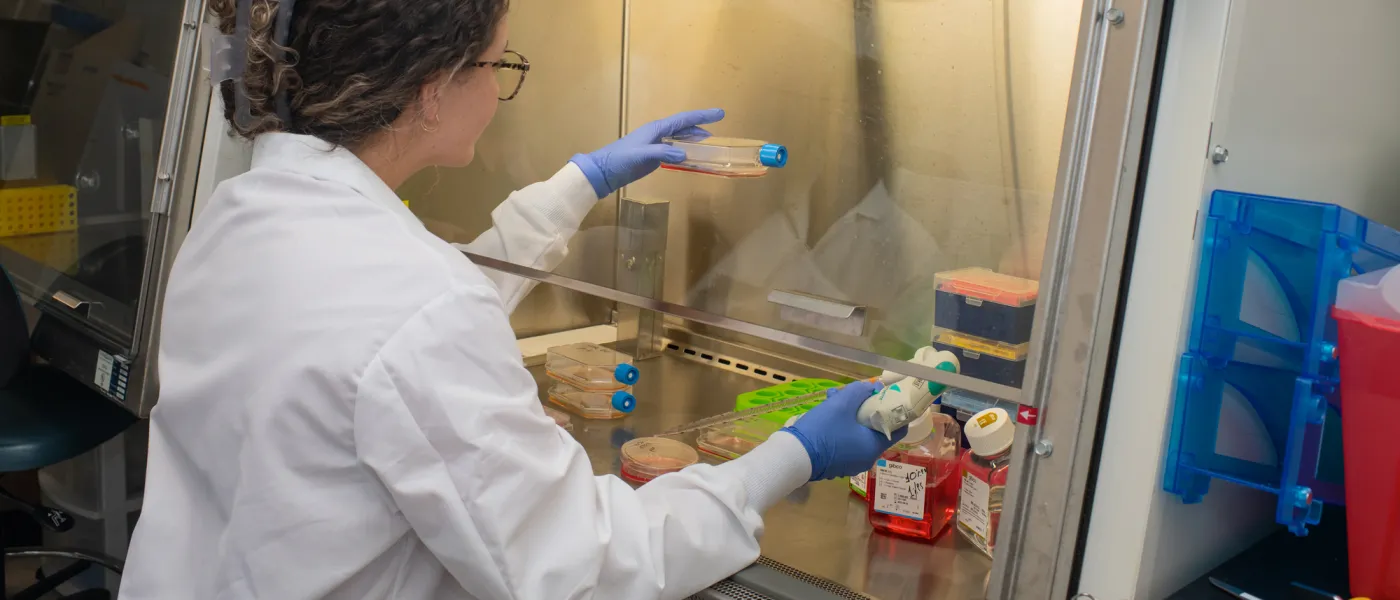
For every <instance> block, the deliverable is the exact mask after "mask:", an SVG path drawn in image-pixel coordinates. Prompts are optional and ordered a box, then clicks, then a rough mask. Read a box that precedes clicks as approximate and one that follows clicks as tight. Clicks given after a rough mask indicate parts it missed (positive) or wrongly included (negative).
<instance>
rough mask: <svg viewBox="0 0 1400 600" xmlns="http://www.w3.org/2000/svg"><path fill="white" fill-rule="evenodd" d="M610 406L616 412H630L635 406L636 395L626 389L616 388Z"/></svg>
mask: <svg viewBox="0 0 1400 600" xmlns="http://www.w3.org/2000/svg"><path fill="white" fill-rule="evenodd" d="M612 407H613V410H615V411H617V412H620V413H630V412H632V409H634V408H637V397H636V396H633V395H632V394H629V393H627V391H626V390H618V391H616V392H613V396H612Z"/></svg>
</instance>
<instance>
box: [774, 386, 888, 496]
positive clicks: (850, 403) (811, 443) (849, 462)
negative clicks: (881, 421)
mask: <svg viewBox="0 0 1400 600" xmlns="http://www.w3.org/2000/svg"><path fill="white" fill-rule="evenodd" d="M881 387H882V386H881V385H880V384H878V383H872V382H868V381H858V382H856V383H852V384H850V385H848V386H846V387H843V388H840V389H835V390H828V391H827V394H826V401H825V402H822V403H821V404H818V405H817V407H816V408H813V409H812V410H811V411H808V412H807V414H805V415H802V418H801V419H798V420H797V422H796V423H793V424H792V426H790V427H784V428H783V431H786V432H788V433H791V434H792V435H793V436H794V437H796V438H797V440H798V441H800V442H802V446H803V447H804V448H806V449H807V456H809V457H811V459H812V481H820V480H823V479H834V478H837V477H850V476H852V475H855V474H857V473H860V472H862V471H867V470H869V469H870V467H871V465H874V464H875V461H876V460H878V459H879V458H880V455H881V454H884V452H885V451H886V450H889V449H890V446H893V445H894V443H895V441H897V440H899V439H901V438H903V437H904V434H905V433H906V432H907V431H908V429H909V428H907V427H905V428H901V429H899V430H898V431H895V432H894V435H893V436H892V437H893V439H888V438H886V437H885V434H883V433H880V432H878V431H875V430H872V429H870V428H868V427H866V426H864V425H861V424H860V423H857V422H856V412H857V411H859V410H860V405H861V404H862V403H864V402H865V401H866V400H869V399H870V397H871V396H873V395H875V393H876V392H878V391H880V388H881Z"/></svg>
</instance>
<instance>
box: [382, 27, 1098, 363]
mask: <svg viewBox="0 0 1400 600" xmlns="http://www.w3.org/2000/svg"><path fill="white" fill-rule="evenodd" d="M1081 5H1082V2H1081V1H1079V0H1037V1H1030V0H1018V1H1006V0H970V1H965V2H942V1H934V0H858V1H856V2H850V1H849V0H712V1H710V2H702V3H687V4H686V5H685V9H684V10H678V9H677V8H676V6H675V4H674V3H669V2H634V3H631V4H630V9H629V10H628V11H627V13H626V15H627V20H626V25H625V27H618V26H616V25H614V24H615V23H620V22H621V19H620V17H621V16H622V10H621V7H620V6H619V3H616V2H603V1H602V0H588V1H584V2H577V3H570V4H569V5H568V6H569V8H567V9H560V10H564V11H565V12H567V13H568V14H567V15H560V14H558V12H559V11H558V10H555V9H554V8H553V7H551V8H550V10H541V9H532V8H530V7H528V6H524V5H522V6H521V7H519V8H518V10H516V11H515V12H514V13H513V15H512V19H513V20H512V40H511V43H512V45H513V46H514V47H517V48H520V49H521V50H522V51H523V52H525V53H526V54H528V55H530V56H531V62H532V68H531V71H530V73H531V74H530V83H529V85H527V86H526V87H525V89H524V91H523V93H522V94H521V95H520V97H519V98H517V99H516V100H514V101H512V102H510V103H509V104H505V105H502V110H501V113H500V116H499V117H498V119H497V123H496V124H495V125H493V127H492V129H491V131H490V133H489V135H488V138H487V139H484V140H483V141H482V143H481V145H480V147H479V151H478V154H479V156H478V164H477V165H474V166H473V167H471V168H470V169H467V170H466V171H465V172H463V173H446V172H443V173H437V174H431V176H429V177H425V178H422V179H420V180H419V181H418V182H416V183H415V184H410V186H409V187H410V188H412V190H411V191H412V192H413V193H414V194H416V195H415V196H414V197H413V202H414V204H413V206H414V209H415V211H418V212H419V213H420V215H421V216H423V217H425V218H426V219H428V220H430V221H431V220H437V221H446V222H448V223H451V224H453V225H455V226H457V227H458V228H459V229H463V230H466V231H468V232H472V233H474V232H476V231H480V230H482V229H484V228H485V216H486V215H487V214H488V212H489V210H490V207H492V206H494V205H495V203H496V202H499V201H500V199H502V198H504V197H505V196H506V194H507V193H508V192H509V191H510V190H512V189H516V188H519V187H521V186H523V185H526V184H529V183H532V182H534V181H538V180H540V179H544V178H546V177H548V176H549V175H550V174H552V173H553V172H554V170H555V169H557V168H558V167H559V166H562V165H563V164H564V161H565V160H567V158H568V157H569V156H570V155H572V154H573V153H575V152H584V151H588V150H591V149H593V148H596V147H598V146H601V145H602V144H603V143H606V142H607V141H608V140H610V139H612V138H613V137H615V136H616V135H617V131H615V130H614V129H613V126H614V125H615V124H617V121H616V118H615V116H616V115H617V114H618V111H619V109H620V110H621V114H622V116H623V125H624V127H623V129H632V128H635V127H638V126H640V125H642V124H644V123H646V122H648V121H651V120H654V119H657V118H661V117H664V116H667V115H670V114H673V113H676V112H678V111H682V110H690V109H698V108H710V107H719V108H723V109H725V110H726V111H727V115H728V116H727V117H726V118H725V120H724V121H722V122H720V123H717V124H715V125H713V126H710V127H709V129H710V131H711V132H712V133H714V134H715V135H717V136H724V137H738V138H752V139H761V140H770V141H773V142H775V143H778V144H782V145H784V146H785V147H786V149H787V151H788V152H789V153H790V156H789V160H788V162H787V164H786V166H785V167H784V168H782V169H773V170H771V171H770V172H768V173H767V174H766V175H765V176H764V177H761V178H747V179H743V178H720V177H697V176H695V175H694V174H689V173H680V172H675V171H666V170H663V171H660V172H658V173H656V174H654V175H652V176H650V177H648V178H647V179H645V180H643V181H641V182H639V183H637V184H635V185H633V186H631V187H629V188H628V189H626V190H624V192H623V196H624V197H627V198H631V199H636V200H645V201H667V202H670V203H671V206H670V211H669V214H670V222H669V231H668V235H667V242H666V248H667V254H666V268H665V277H666V281H665V285H664V293H663V299H664V300H667V301H669V302H674V303H681V304H686V305H688V306H691V307H695V308H699V309H702V310H706V311H709V312H712V313H717V314H723V315H726V316H729V317H733V318H737V319H741V320H744V321H749V322H755V323H759V324H763V325H767V326H770V327H774V328H778V329H783V330H788V331H794V332H797V333H801V334H804V335H809V336H813V337H818V338H822V339H826V340H830V341H833V342H837V343H841V344H845V345H847V346H851V347H856V348H862V349H867V350H872V351H875V352H879V353H882V354H884V355H887V356H891V357H895V358H900V359H907V358H908V357H909V356H911V355H912V354H913V352H914V350H916V349H917V348H920V347H923V346H927V345H929V343H930V341H931V336H930V332H931V330H932V327H933V325H934V311H935V309H934V306H935V296H936V294H935V282H934V276H935V274H937V273H940V272H944V271H953V270H957V269H962V268H966V267H982V268H986V269H990V270H991V271H994V272H996V273H1000V274H1004V275H1009V276H1014V277H1021V278H1027V279H1031V280H1034V279H1036V278H1037V277H1038V276H1039V273H1040V262H1041V254H1042V250H1043V245H1044V240H1045V237H1046V230H1047V227H1048V219H1049V214H1050V208H1051V207H1050V204H1051V198H1052V193H1053V189H1054V185H1055V176H1056V171H1057V169H1058V161H1059V148H1060V142H1061V137H1062V132H1063V125H1064V116H1065V108H1066V102H1067V100H1068V93H1069V87H1070V83H1071V75H1072V73H1071V71H1072V63H1073V60H1074V49H1075V41H1076V36H1077V28H1078V25H1079V16H1080V10H1079V9H1080V7H1081ZM566 23H567V26H565V24H566ZM521 32H523V33H521ZM563 32H568V33H567V34H565V33H563ZM611 36H617V37H616V38H612V37H611ZM624 41H625V43H623V42H624ZM623 48H626V55H625V56H624V55H623V54H622V53H621V49H623ZM615 74H621V80H619V79H618V77H617V75H615ZM614 85H615V86H616V87H613V88H610V87H609V86H614ZM609 89H620V90H621V93H620V94H617V95H613V94H612V93H611V92H604V91H601V90H609ZM420 196H422V197H420ZM464 197H465V198H464ZM425 198H426V202H425ZM615 226H616V217H615V207H614V204H613V203H612V202H608V201H605V202H603V203H600V208H599V209H597V210H596V211H595V213H594V214H593V215H592V216H591V217H590V220H589V222H588V223H587V224H586V225H585V230H584V231H583V232H581V233H580V234H579V236H578V237H577V238H576V239H575V240H574V242H573V244H572V245H571V258H570V261H569V262H568V263H566V264H565V265H564V266H562V267H561V268H560V269H559V270H558V272H559V273H560V274H563V275H566V276H569V277H574V278H578V279H583V280H586V281H589V282H592V283H597V284H600V285H616V284H615V282H614V279H613V277H614V273H615V270H614V266H615V263H616V262H617V256H618V254H619V250H617V249H616V243H615V240H616V235H617V232H616V228H615ZM459 241H464V240H459ZM775 291H782V292H786V293H785V294H779V295H780V296H782V297H788V298H792V297H807V298H811V299H813V303H814V305H820V306H825V307H838V308H839V307H849V308H839V310H838V308H832V309H831V311H830V312H832V313H833V314H824V313H823V314H822V316H823V317H826V318H811V319H804V318H801V317H800V316H796V317H795V316H794V315H798V312H797V311H795V309H794V308H793V307H791V306H788V305H783V304H779V303H775V302H772V301H770V300H769V299H770V296H772V295H773V293H774V292H775ZM842 310H844V311H846V312H847V313H849V314H852V315H854V314H860V315H862V318H861V319H857V320H851V319H844V318H843V317H842V316H841V315H839V314H834V313H836V312H840V311H842Z"/></svg>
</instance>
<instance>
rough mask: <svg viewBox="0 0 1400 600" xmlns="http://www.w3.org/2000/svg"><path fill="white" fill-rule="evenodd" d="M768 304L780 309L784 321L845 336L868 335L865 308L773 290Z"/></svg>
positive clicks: (799, 293)
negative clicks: (775, 305) (770, 303)
mask: <svg viewBox="0 0 1400 600" xmlns="http://www.w3.org/2000/svg"><path fill="white" fill-rule="evenodd" d="M768 301H769V302H772V303H773V304H777V305H778V306H779V307H781V308H779V309H778V316H779V317H781V318H782V319H783V320H785V321H792V322H794V323H801V324H803V325H810V326H812V327H816V328H818V329H824V330H827V331H830V332H833V333H840V334H844V335H853V336H860V335H864V334H865V320H866V316H867V314H868V313H869V310H868V309H867V308H866V307H864V306H861V305H858V304H850V303H848V302H843V301H841V300H835V299H832V298H826V297H823V296H816V295H813V294H808V293H804V292H794V291H791V290H773V291H771V292H769V293H768Z"/></svg>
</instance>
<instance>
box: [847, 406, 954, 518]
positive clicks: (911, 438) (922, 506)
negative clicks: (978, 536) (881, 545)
mask: <svg viewBox="0 0 1400 600" xmlns="http://www.w3.org/2000/svg"><path fill="white" fill-rule="evenodd" d="M961 439H962V433H961V431H960V428H959V427H958V422H957V420H955V419H953V418H952V417H950V416H948V415H945V414H943V413H942V412H940V411H939V410H938V407H937V405H935V406H933V407H930V408H929V409H928V410H926V411H925V412H924V414H923V415H921V416H920V417H919V418H918V419H917V420H915V421H914V422H913V423H910V424H909V433H908V434H907V435H905V436H904V438H903V439H902V440H900V442H899V443H898V444H895V445H894V447H892V448H890V449H889V450H888V451H886V452H885V454H884V455H883V456H881V457H880V460H879V461H877V462H876V463H875V467H874V468H873V469H871V470H870V471H869V476H868V480H867V494H866V506H867V510H868V514H869V517H870V526H871V527H873V528H875V531H879V532H883V533H889V534H893V535H897V536H901V537H906V538H911V539H914V540H917V541H924V542H932V541H934V540H936V539H938V537H939V535H940V534H942V533H943V531H944V530H946V529H947V527H948V524H949V523H951V522H952V520H953V516H954V515H955V514H956V513H957V508H958V477H957V471H958V453H959V450H960V447H959V444H960V441H961Z"/></svg>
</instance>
